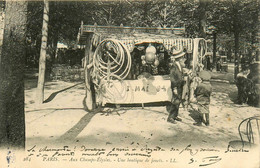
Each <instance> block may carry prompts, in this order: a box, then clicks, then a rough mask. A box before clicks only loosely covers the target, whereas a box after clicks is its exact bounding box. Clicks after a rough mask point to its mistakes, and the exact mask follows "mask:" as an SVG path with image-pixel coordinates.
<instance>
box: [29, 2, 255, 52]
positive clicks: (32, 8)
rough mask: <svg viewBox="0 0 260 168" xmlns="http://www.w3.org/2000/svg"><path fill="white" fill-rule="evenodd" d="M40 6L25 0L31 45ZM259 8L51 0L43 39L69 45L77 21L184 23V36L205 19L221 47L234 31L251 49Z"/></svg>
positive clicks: (230, 43)
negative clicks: (213, 29) (47, 25)
mask: <svg viewBox="0 0 260 168" xmlns="http://www.w3.org/2000/svg"><path fill="white" fill-rule="evenodd" d="M42 8H43V5H42V2H30V4H29V13H28V14H29V15H28V16H29V19H28V28H29V31H28V32H29V33H28V38H29V39H30V41H31V45H34V46H36V47H39V46H40V45H39V44H38V43H39V39H40V36H41V30H40V28H41V24H42V20H41V19H42ZM258 9H259V3H258V1H257V0H223V1H220V0H219V1H215V0H206V1H205V0H164V1H162V0H154V1H153V0H146V1H129V0H120V1H70V2H67V1H53V2H51V4H50V23H49V30H50V31H49V41H48V44H49V46H51V47H53V48H55V44H56V43H57V41H60V42H63V43H65V44H69V45H70V46H73V45H74V44H75V40H76V37H77V33H78V30H79V27H80V23H81V21H83V22H84V24H94V23H97V24H98V25H118V26H119V25H121V24H123V25H124V26H143V27H146V26H152V27H158V26H160V27H170V26H173V27H183V26H184V27H185V28H186V36H188V37H199V36H201V35H200V34H201V20H203V19H204V20H205V22H206V27H210V26H213V27H216V31H217V33H218V34H219V35H220V37H221V38H218V39H219V40H218V41H219V44H218V45H219V46H220V47H222V48H226V50H228V48H229V47H232V50H234V35H233V34H234V33H238V34H239V37H240V41H242V42H243V44H242V43H240V49H243V50H244V49H246V48H247V49H250V50H255V49H256V47H254V46H255V43H256V42H257V40H256V35H257V17H258ZM206 38H208V39H210V38H212V35H211V34H207V35H206ZM227 44H228V45H227ZM37 51H38V50H37Z"/></svg>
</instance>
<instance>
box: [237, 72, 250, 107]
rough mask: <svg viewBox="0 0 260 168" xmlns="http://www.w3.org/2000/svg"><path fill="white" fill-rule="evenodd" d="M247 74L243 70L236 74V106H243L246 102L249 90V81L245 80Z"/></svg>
mask: <svg viewBox="0 0 260 168" xmlns="http://www.w3.org/2000/svg"><path fill="white" fill-rule="evenodd" d="M249 72H250V71H249V70H244V71H242V72H240V73H238V74H237V78H236V85H237V90H238V96H237V100H238V104H243V103H246V102H247V98H248V96H247V93H248V88H249V86H248V85H249V81H248V79H247V75H248V74H249Z"/></svg>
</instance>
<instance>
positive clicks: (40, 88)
mask: <svg viewBox="0 0 260 168" xmlns="http://www.w3.org/2000/svg"><path fill="white" fill-rule="evenodd" d="M48 22H49V2H48V0H44V10H43V22H42V44H41V52H40V60H39V76H38V85H37V91H36V92H37V93H36V102H37V103H38V104H42V103H43V101H44V82H45V69H46V50H47V39H48Z"/></svg>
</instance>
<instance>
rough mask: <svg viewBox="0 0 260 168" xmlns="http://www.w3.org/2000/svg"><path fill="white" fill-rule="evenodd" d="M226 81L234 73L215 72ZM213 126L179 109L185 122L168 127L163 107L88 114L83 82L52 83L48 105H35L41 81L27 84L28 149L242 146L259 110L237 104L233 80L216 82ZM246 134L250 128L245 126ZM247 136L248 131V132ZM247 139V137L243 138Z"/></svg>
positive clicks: (191, 111)
mask: <svg viewBox="0 0 260 168" xmlns="http://www.w3.org/2000/svg"><path fill="white" fill-rule="evenodd" d="M212 76H215V77H216V76H220V77H221V78H225V77H226V78H227V79H228V77H229V76H232V74H231V73H219V72H214V73H213V74H212ZM211 84H212V86H213V93H212V96H211V104H210V126H208V127H207V126H202V127H198V126H194V125H193V123H194V122H195V121H196V116H197V113H196V110H194V109H192V108H188V109H184V108H182V107H181V108H180V112H179V115H180V117H181V118H182V119H183V121H182V122H178V123H177V124H171V123H168V122H166V119H167V116H168V112H167V111H166V108H165V107H164V106H161V107H145V108H144V109H142V108H141V107H131V108H129V107H121V108H117V109H114V108H111V109H109V108H106V109H104V110H102V111H97V112H92V113H89V112H87V111H86V110H84V98H85V90H84V89H85V88H84V83H83V82H64V81H51V82H47V83H46V85H45V103H44V104H42V105H37V104H35V102H34V96H35V95H34V94H35V90H36V88H35V87H36V80H35V79H27V80H26V82H25V111H26V113H25V117H26V145H27V146H28V147H30V146H32V145H34V144H40V145H43V144H57V145H59V144H64V143H66V144H88V145H90V146H99V147H100V146H113V145H117V146H125V145H126V146H131V145H132V146H135V147H138V146H145V145H149V146H156V145H159V146H161V147H169V146H173V145H174V146H175V147H178V146H183V144H185V145H186V144H192V145H193V146H205V147H221V148H226V147H227V145H228V144H229V143H230V142H232V141H238V140H240V136H239V132H238V126H239V124H240V123H241V121H242V120H244V119H245V118H248V117H252V116H255V115H257V114H260V109H259V108H256V107H251V106H248V105H246V104H244V105H238V104H235V101H236V96H237V89H236V86H235V84H234V83H232V79H231V80H230V81H227V80H223V79H222V80H217V79H216V78H215V79H213V80H212V82H211ZM242 128H243V129H244V128H246V125H242ZM243 133H245V131H244V132H243ZM243 135H244V134H243Z"/></svg>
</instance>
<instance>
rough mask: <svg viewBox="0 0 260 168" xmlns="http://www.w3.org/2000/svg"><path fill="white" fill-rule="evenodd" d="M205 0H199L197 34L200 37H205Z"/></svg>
mask: <svg viewBox="0 0 260 168" xmlns="http://www.w3.org/2000/svg"><path fill="white" fill-rule="evenodd" d="M206 3H207V2H206V0H200V1H199V35H200V37H202V38H205V37H206V22H207V17H206V5H207V4H206Z"/></svg>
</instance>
